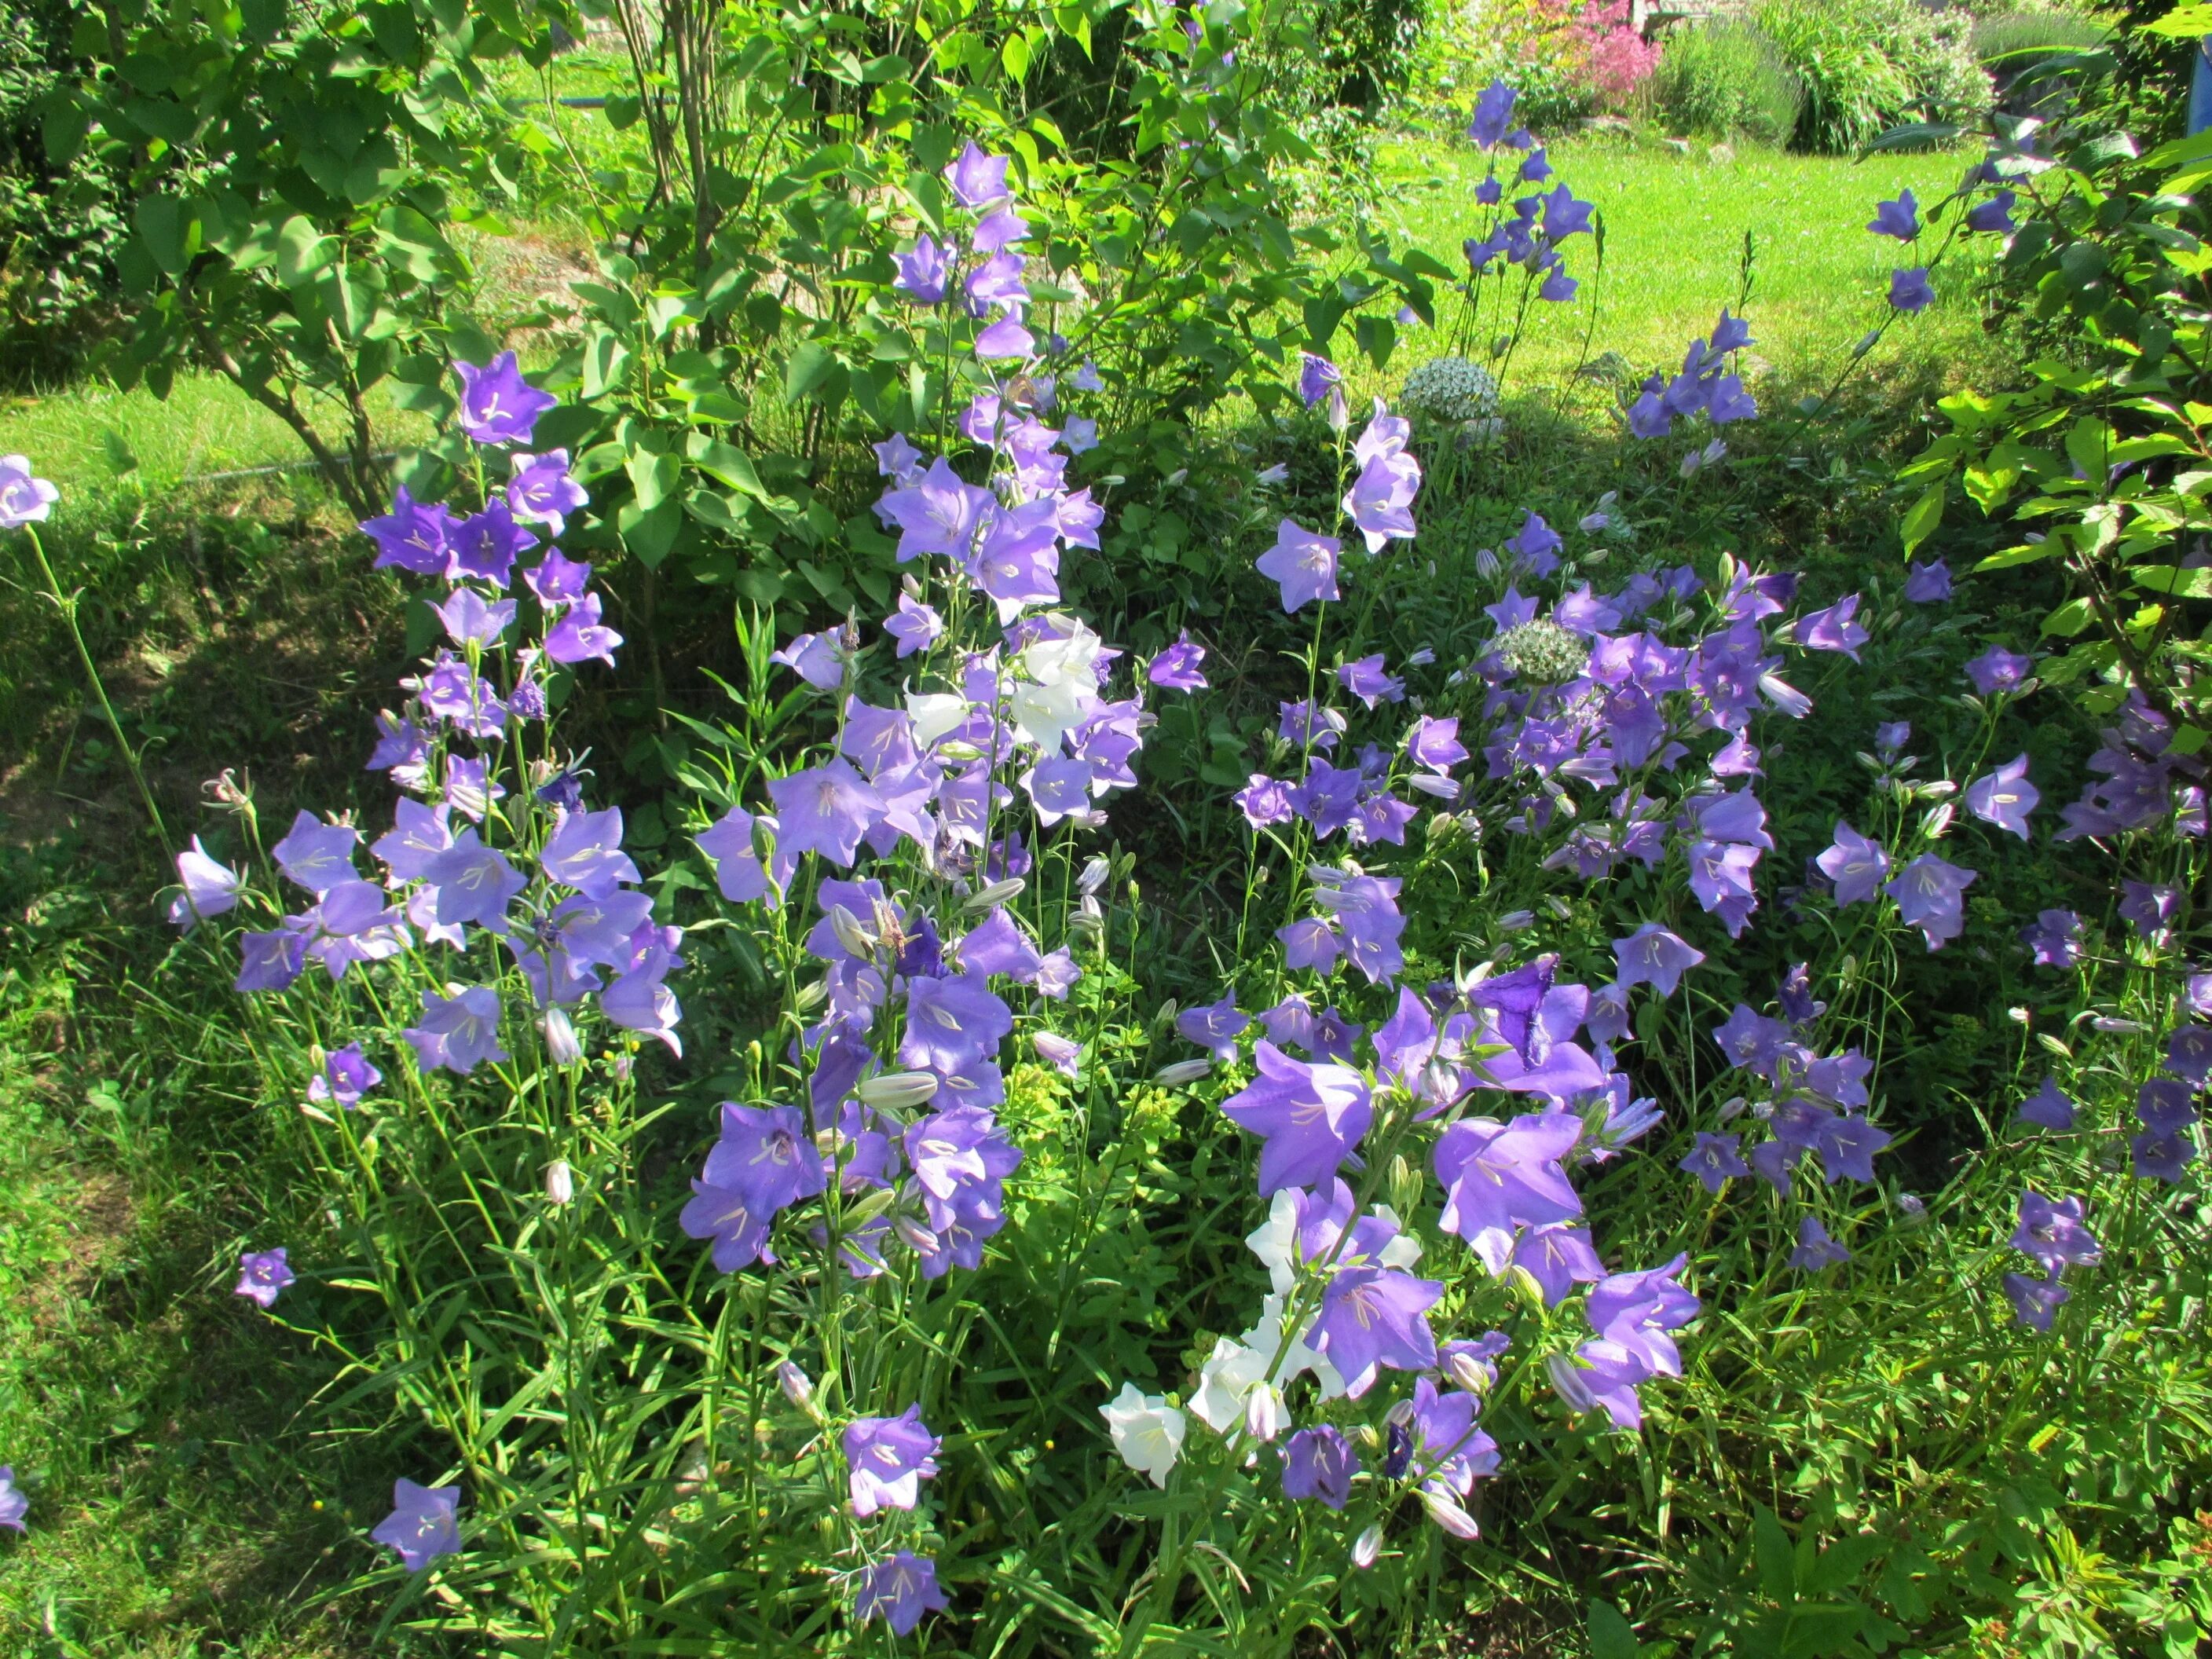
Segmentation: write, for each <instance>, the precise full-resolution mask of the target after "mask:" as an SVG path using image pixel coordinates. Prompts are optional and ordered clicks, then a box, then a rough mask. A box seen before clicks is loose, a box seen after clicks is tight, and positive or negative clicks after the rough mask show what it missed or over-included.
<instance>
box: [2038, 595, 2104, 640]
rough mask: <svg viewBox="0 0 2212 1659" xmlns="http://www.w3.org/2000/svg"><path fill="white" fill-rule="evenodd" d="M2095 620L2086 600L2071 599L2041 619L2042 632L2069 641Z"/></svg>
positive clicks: (2094, 614)
mask: <svg viewBox="0 0 2212 1659" xmlns="http://www.w3.org/2000/svg"><path fill="white" fill-rule="evenodd" d="M2095 620H2096V612H2095V611H2093V610H2092V609H2091V608H2090V605H2089V601H2088V599H2087V598H2077V599H2069V600H2067V601H2066V603H2065V604H2063V605H2060V606H2059V607H2058V609H2057V610H2056V611H2052V612H2051V614H2050V615H2049V616H2047V617H2045V618H2044V619H2043V631H2044V632H2045V633H2046V634H2052V635H2057V636H2058V637H2059V638H2061V639H2069V640H2070V639H2072V638H2073V637H2074V636H2075V635H2076V634H2079V633H2080V632H2081V630H2082V629H2085V628H2087V627H2088V626H2089V624H2090V623H2093V622H2094V621H2095Z"/></svg>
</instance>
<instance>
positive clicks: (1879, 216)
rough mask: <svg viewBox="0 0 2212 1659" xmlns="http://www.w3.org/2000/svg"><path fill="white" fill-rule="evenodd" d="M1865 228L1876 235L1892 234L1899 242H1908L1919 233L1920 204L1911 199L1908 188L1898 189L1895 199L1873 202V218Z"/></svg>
mask: <svg viewBox="0 0 2212 1659" xmlns="http://www.w3.org/2000/svg"><path fill="white" fill-rule="evenodd" d="M1867 228H1868V229H1869V230H1870V231H1872V232H1873V233H1874V234H1875V235H1877V236H1894V237H1895V238H1896V239H1897V240H1899V241H1900V242H1909V241H1911V240H1912V239H1913V238H1914V237H1916V236H1917V235H1919V234H1920V204H1918V203H1917V202H1916V201H1914V200H1913V199H1912V192H1911V191H1910V190H1903V191H1899V192H1898V195H1897V199H1896V200H1895V201H1893V202H1881V203H1877V204H1875V210H1874V218H1873V220H1872V222H1869V224H1868V226H1867Z"/></svg>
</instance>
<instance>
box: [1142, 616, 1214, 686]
mask: <svg viewBox="0 0 2212 1659" xmlns="http://www.w3.org/2000/svg"><path fill="white" fill-rule="evenodd" d="M1205 661H1206V647H1204V646H1202V645H1197V644H1194V643H1193V642H1192V641H1191V637H1190V630H1189V629H1188V628H1186V629H1183V630H1182V633H1180V634H1178V635H1176V642H1175V643H1174V644H1173V645H1171V646H1169V647H1167V648H1166V649H1165V650H1164V651H1162V652H1161V653H1159V654H1158V656H1156V657H1154V658H1153V659H1152V661H1151V662H1149V663H1147V664H1146V665H1145V678H1146V680H1148V681H1150V682H1151V683H1152V684H1154V685H1157V686H1159V687H1161V688H1162V689H1163V690H1169V691H1203V690H1206V676H1205V674H1204V673H1203V672H1201V671H1200V668H1201V665H1203V664H1204V663H1205Z"/></svg>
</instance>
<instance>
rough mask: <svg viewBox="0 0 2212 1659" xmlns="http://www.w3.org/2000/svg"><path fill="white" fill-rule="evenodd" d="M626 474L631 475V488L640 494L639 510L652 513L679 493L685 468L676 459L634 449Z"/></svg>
mask: <svg viewBox="0 0 2212 1659" xmlns="http://www.w3.org/2000/svg"><path fill="white" fill-rule="evenodd" d="M623 471H625V472H627V473H629V483H630V488H631V489H634V490H635V491H636V492H637V505H638V510H639V511H640V512H642V513H650V512H652V511H653V508H654V507H659V505H660V504H661V503H662V502H663V501H666V500H667V499H668V498H669V497H670V496H671V495H673V494H674V493H675V490H676V484H677V480H678V479H679V478H680V477H682V476H683V473H684V464H683V463H682V462H681V461H679V460H678V459H676V457H675V456H673V455H670V454H665V453H663V454H656V453H653V451H652V450H649V449H645V448H633V449H631V451H630V452H629V458H628V459H625V460H624V461H623Z"/></svg>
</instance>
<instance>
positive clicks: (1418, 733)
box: [1406, 714, 1468, 777]
mask: <svg viewBox="0 0 2212 1659" xmlns="http://www.w3.org/2000/svg"><path fill="white" fill-rule="evenodd" d="M1406 755H1407V758H1408V759H1410V760H1411V761H1412V762H1413V764H1414V765H1416V766H1420V767H1425V768H1427V769H1429V770H1430V771H1431V772H1434V773H1435V774H1436V775H1437V776H1438V777H1442V776H1443V775H1445V774H1447V773H1449V771H1450V770H1451V769H1452V768H1453V767H1455V766H1457V765H1460V764H1461V763H1463V762H1464V761H1465V760H1466V759H1467V757H1468V751H1467V745H1466V744H1463V743H1462V742H1461V741H1460V740H1459V720H1458V717H1457V716H1453V717H1451V718H1449V719H1445V720H1437V719H1432V718H1431V717H1430V716H1429V715H1426V714H1424V715H1422V716H1421V717H1420V718H1419V720H1415V721H1414V722H1413V729H1412V730H1411V731H1410V732H1407V734H1406Z"/></svg>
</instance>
